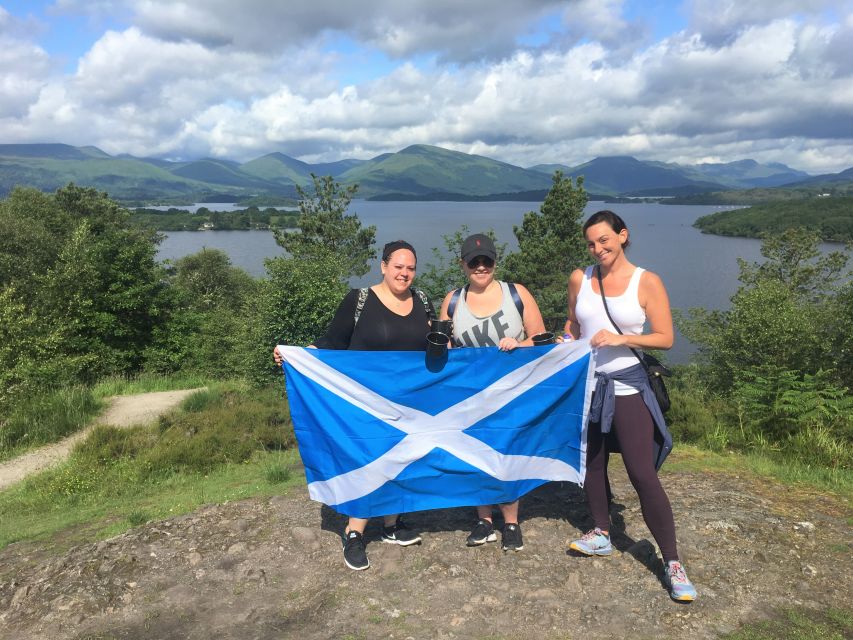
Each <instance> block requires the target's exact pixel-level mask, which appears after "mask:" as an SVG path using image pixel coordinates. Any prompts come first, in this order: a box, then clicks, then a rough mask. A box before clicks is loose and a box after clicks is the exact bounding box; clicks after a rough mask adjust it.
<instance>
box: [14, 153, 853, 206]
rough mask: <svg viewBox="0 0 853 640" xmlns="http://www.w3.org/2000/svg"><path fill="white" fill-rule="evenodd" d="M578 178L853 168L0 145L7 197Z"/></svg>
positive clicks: (795, 176)
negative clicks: (521, 163) (133, 152)
mask: <svg viewBox="0 0 853 640" xmlns="http://www.w3.org/2000/svg"><path fill="white" fill-rule="evenodd" d="M557 169H559V170H561V171H562V172H563V173H564V174H566V175H569V176H572V177H578V176H584V186H585V188H586V190H587V191H588V192H589V193H590V194H592V195H593V196H598V197H655V196H691V195H694V194H698V193H705V192H710V191H716V192H719V191H727V190H732V189H754V188H776V187H782V186H784V187H785V188H789V187H792V186H796V185H798V184H801V185H806V184H813V185H824V184H831V183H835V182H847V181H851V180H853V168H851V169H848V170H846V171H843V172H841V173H839V174H831V175H826V176H809V175H808V174H806V173H804V172H802V171H796V170H794V169H791V168H790V167H787V166H785V165H783V164H776V163H771V164H759V163H758V162H755V161H754V160H739V161H737V162H729V163H720V164H700V165H691V166H686V165H679V164H670V163H662V162H648V161H642V160H637V159H636V158H632V157H630V156H610V157H601V158H595V159H594V160H591V161H589V162H586V163H584V164H581V165H578V166H575V167H571V166H567V165H559V164H541V165H536V166H534V167H528V168H524V167H518V166H515V165H511V164H508V163H505V162H499V161H497V160H492V159H491V158H486V157H484V156H478V155H471V154H467V153H461V152H458V151H450V150H448V149H442V148H440V147H434V146H429V145H412V146H410V147H406V148H405V149H403V150H401V151H398V152H397V153H386V154H382V155H380V156H377V157H375V158H371V159H370V160H340V161H338V162H328V163H320V164H308V163H305V162H302V161H301V160H297V159H295V158H291V157H290V156H286V155H284V154H282V153H270V154H267V155H265V156H261V157H259V158H256V159H254V160H250V161H249V162H245V163H242V164H241V163H238V162H234V161H230V160H222V159H217V158H204V159H201V160H194V161H191V162H172V161H168V160H163V159H158V158H136V157H133V156H130V155H124V154H123V155H119V156H111V155H109V154H107V153H104V152H103V151H101V150H100V149H98V148H96V147H73V146H70V145H64V144H5V145H3V144H0V195H5V194H7V193H8V192H9V191H10V190H11V189H12V188H13V187H15V186H16V185H24V186H31V187H36V188H38V189H42V190H45V191H52V190H55V189H56V188H58V187H60V186H62V185H64V184H67V183H68V182H75V183H77V184H80V185H86V186H93V187H96V188H98V189H100V190H103V191H106V192H108V193H109V194H110V195H111V196H112V197H114V198H116V199H119V200H122V201H126V202H127V201H147V202H151V201H154V200H161V201H167V200H185V201H216V200H220V201H227V200H235V199H245V198H247V197H250V196H253V195H270V196H283V197H293V196H295V195H296V185H302V186H305V185H308V184H310V182H311V177H310V176H311V174H312V173H314V174H316V175H332V176H334V177H335V179H336V180H337V181H339V182H341V183H344V184H354V183H357V184H358V185H359V192H358V194H359V197H367V198H377V199H385V200H391V199H403V200H411V199H424V200H437V199H447V200H454V199H458V200H472V199H485V200H494V199H522V198H529V199H541V198H542V197H543V196H544V194H545V193H546V192H547V190H548V189H549V188H550V186H551V176H552V175H553V172H554V171H555V170H557Z"/></svg>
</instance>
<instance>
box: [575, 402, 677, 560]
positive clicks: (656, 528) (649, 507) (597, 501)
mask: <svg viewBox="0 0 853 640" xmlns="http://www.w3.org/2000/svg"><path fill="white" fill-rule="evenodd" d="M610 430H611V433H612V434H613V435H614V436H615V437H616V440H617V441H618V442H619V448H620V449H621V450H622V460H623V461H624V462H625V469H626V470H627V471H628V477H629V478H630V479H631V484H633V485H634V489H636V490H637V495H638V496H639V497H640V507H641V508H642V510H643V519H644V520H645V521H646V526H647V527H648V528H649V531H651V532H652V535H653V536H654V538H655V541H656V542H657V543H658V546H659V547H660V551H661V554H662V555H663V560H664V562H669V561H671V560H678V549H677V547H676V544H675V521H674V520H673V517H672V507H671V506H670V504H669V498H667V497H666V492H665V491H664V490H663V487H662V486H661V484H660V479H659V478H658V474H657V471H656V470H655V465H654V459H653V458H654V456H653V442H654V441H653V438H654V430H655V423H654V420H652V416H651V414H650V413H649V410H648V408H647V407H646V405H645V403H644V402H643V398H642V396H641V395H640V394H639V393H635V394H633V395H630V396H616V410H615V412H614V415H613V423H612V424H611V427H610ZM584 488H585V489H586V496H587V500H588V501H589V510H590V511H591V512H592V518H593V520H594V521H595V526H596V527H598V528H599V529H602V530H604V531H609V530H610V512H609V510H608V505H607V447H606V446H605V443H604V438H603V437H602V435H601V425H600V424H598V423H597V422H590V424H589V435H588V438H587V449H586V484H585V487H584Z"/></svg>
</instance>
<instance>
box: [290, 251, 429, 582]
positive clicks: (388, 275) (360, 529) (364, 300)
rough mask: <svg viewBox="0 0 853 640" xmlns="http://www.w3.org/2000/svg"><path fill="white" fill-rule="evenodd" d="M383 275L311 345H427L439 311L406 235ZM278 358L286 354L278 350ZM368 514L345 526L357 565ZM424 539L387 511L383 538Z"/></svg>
mask: <svg viewBox="0 0 853 640" xmlns="http://www.w3.org/2000/svg"><path fill="white" fill-rule="evenodd" d="M380 267H381V271H382V281H381V282H380V283H379V284H375V285H373V286H372V287H368V288H364V289H352V290H351V291H350V292H349V293H348V294H347V295H346V296H345V297H344V299H343V301H342V302H341V304H340V306H339V307H338V310H337V311H336V312H335V317H334V318H333V319H332V322H331V324H330V325H329V328H328V329H327V330H326V333H325V335H324V336H323V337H321V338H319V339H318V340H316V341H315V342H314V344H313V345H311V346H312V347H316V348H319V349H349V350H354V351H423V350H424V349H425V348H426V340H425V339H424V336H425V335H426V334H427V332H428V331H429V325H430V319H431V318H432V317H433V316H434V315H435V312H434V310H433V308H432V305H431V303H430V302H429V301H428V300H427V297H426V296H425V295H424V294H423V292H421V291H420V290H418V289H415V288H414V287H413V286H412V281H413V280H414V279H415V270H416V267H417V255H416V254H415V249H414V247H412V245H410V244H409V243H408V242H406V241H404V240H397V241H395V242H389V243H388V244H386V245H385V247H384V248H383V250H382V263H381V265H380ZM274 357H275V361H276V363H277V364H281V355H280V354H279V353H278V351H277V350H276V351H274ZM366 526H367V519H366V518H350V519H349V522H348V523H347V527H346V529H345V531H344V540H343V547H344V562H346V565H347V566H348V567H349V568H350V569H354V570H356V571H359V570H362V569H367V568H368V567H369V566H370V561H369V560H368V558H367V552H366V550H365V545H364V537H363V536H364V529H365V527H366ZM420 541H421V537H420V535H418V534H417V533H415V532H414V531H412V530H410V529H409V528H407V527H406V525H405V524H404V523H403V521H402V520H400V518H399V516H398V515H396V514H395V515H387V516H385V526H384V527H383V529H382V542H388V543H391V544H399V545H401V546H408V545H411V544H416V543H419V542H420Z"/></svg>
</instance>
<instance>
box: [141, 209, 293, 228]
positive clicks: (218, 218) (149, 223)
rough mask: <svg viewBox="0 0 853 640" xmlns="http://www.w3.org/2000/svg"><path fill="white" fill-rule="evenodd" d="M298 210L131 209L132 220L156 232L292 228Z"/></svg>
mask: <svg viewBox="0 0 853 640" xmlns="http://www.w3.org/2000/svg"><path fill="white" fill-rule="evenodd" d="M298 218H299V211H297V210H288V209H275V208H272V207H267V208H266V209H263V210H261V209H259V208H258V207H256V206H250V207H247V208H246V209H238V210H236V211H211V210H209V209H208V208H207V207H201V208H199V209H198V211H196V212H195V213H190V211H188V210H186V209H178V208H170V209H168V210H166V211H160V210H159V209H145V208H142V209H135V210H132V211H131V216H130V219H131V221H132V222H133V223H135V224H137V225H140V226H144V227H151V228H153V229H156V230H157V231H249V230H265V229H292V228H295V227H296V221H297V219H298Z"/></svg>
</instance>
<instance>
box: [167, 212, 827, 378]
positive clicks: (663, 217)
mask: <svg viewBox="0 0 853 640" xmlns="http://www.w3.org/2000/svg"><path fill="white" fill-rule="evenodd" d="M540 204H541V203H539V202H368V201H355V202H354V203H353V204H352V205H351V207H350V213H353V212H354V213H356V214H357V215H358V217H359V218H360V219H361V221H362V224H364V225H375V226H376V244H377V248H379V249H381V247H382V246H383V245H384V244H385V243H386V242H389V241H391V240H397V239H400V238H403V239H405V240H407V241H409V242H410V243H411V244H412V245H414V247H415V249H416V250H417V252H418V258H419V261H420V264H421V265H424V264H428V263H429V261H430V259H431V258H432V248H433V247H442V248H443V246H444V243H443V241H442V235H446V234H451V233H453V232H455V231H456V230H457V229H459V228H460V226H461V225H463V224H465V225H467V226H468V228H469V230H470V232H471V233H476V232H482V231H487V230H489V229H494V231H495V232H496V234H497V238H498V241H499V242H504V243H506V244H507V246H508V248H509V249H510V250H514V249H516V248H517V247H518V243H517V242H516V240H515V236H514V235H513V232H512V229H513V226H514V225H518V224H521V221H522V217H523V216H524V214H525V213H526V212H527V211H531V210H537V211H538V209H539V205H540ZM199 206H206V207H208V208H209V209H211V210H212V211H213V210H219V211H225V210H228V209H233V208H235V207H234V205H232V204H230V203H228V204H223V205H214V204H210V203H206V204H203V205H199ZM182 208H183V207H182ZM236 208H239V207H236ZM728 208H731V207H719V206H702V205H661V204H656V203H654V204H648V203H636V204H634V203H629V204H605V203H602V202H590V203H589V204H588V205H587V208H586V210H587V213H588V214H589V213H593V212H595V211H598V210H600V209H611V210H613V211H615V212H616V213H618V214H619V215H620V216H622V218H623V219H624V220H625V223H626V224H627V225H628V229H629V231H630V233H631V247H630V248H629V250H628V251H629V256H630V259H631V261H632V262H633V263H634V264H637V265H640V266H642V267H645V268H646V269H649V270H651V271H654V272H656V273H657V274H658V275H660V276H661V278H662V279H663V282H664V284H665V285H666V288H667V291H668V293H669V296H670V300H671V304H672V307H673V308H676V309H683V310H687V309H689V308H691V307H705V308H708V309H725V308H727V307H728V305H729V299H730V298H731V296H732V294H734V292H735V291H736V290H737V286H738V281H737V276H738V265H737V259H738V258H739V257H740V258H744V259H745V260H747V261H760V260H762V257H761V251H760V249H761V242H760V241H759V240H754V239H749V238H730V237H723V236H713V235H707V234H703V233H700V232H699V230H698V229H695V228H693V226H692V224H693V222H694V221H695V220H696V219H697V218H698V217H700V216H703V215H706V214H708V213H713V212H715V211H720V210H722V209H728ZM829 246H830V245H827V247H829ZM205 247H207V248H216V249H222V250H224V251H225V252H226V253H228V255H229V256H230V257H231V261H232V263H233V264H234V265H236V266H238V267H242V268H243V269H246V270H247V271H248V272H250V273H252V274H253V275H256V276H262V275H264V274H265V271H264V258H267V257H272V256H278V255H283V253H284V252H283V250H282V249H281V248H280V247H279V246H278V245H277V244H276V243H275V240H274V239H273V235H272V233H271V232H268V231H178V232H170V233H169V234H167V237H166V238H165V240H164V241H163V243H162V244H161V245H160V249H159V254H158V257H159V259H161V260H166V259H171V260H174V259H176V258H180V257H181V256H184V255H188V254H190V253H195V252H196V251H200V250H201V249H202V248H205ZM834 248H837V247H834ZM379 279H380V276H379V267H378V261H377V264H376V265H375V266H374V269H373V271H372V272H371V273H370V274H368V275H367V276H365V277H364V278H361V279H354V280H353V282H352V286H356V287H358V286H366V285H369V284H373V283H375V282H378V281H379ZM694 351H695V349H694V348H693V346H692V345H691V344H690V343H689V342H687V340H685V339H684V338H683V337H681V336H679V337H677V339H676V344H675V347H673V349H672V351H671V352H670V353H669V359H670V360H671V361H672V362H686V361H687V360H688V359H689V357H690V355H691V354H692V353H693V352H694Z"/></svg>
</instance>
